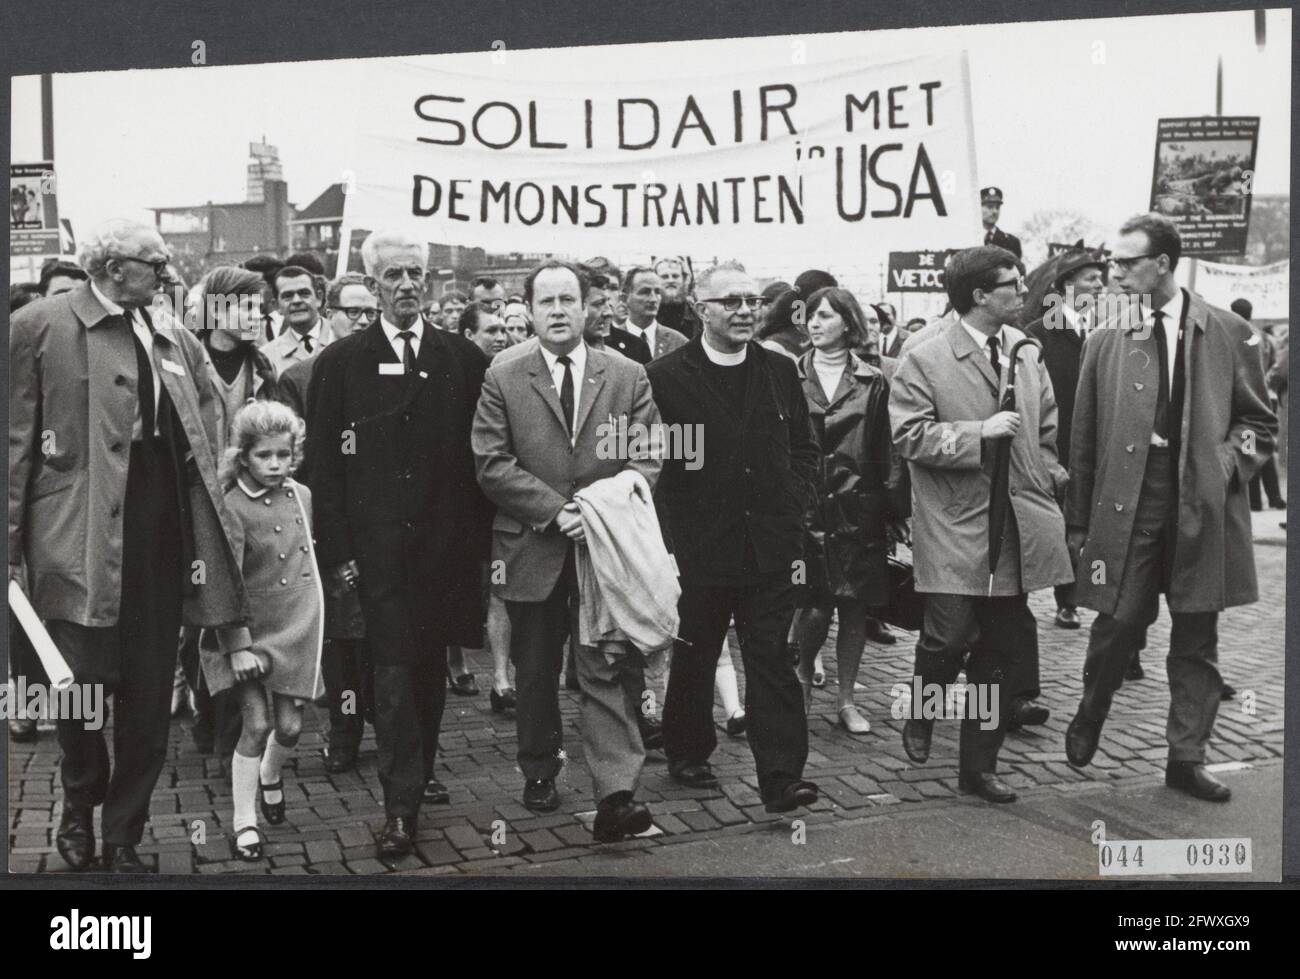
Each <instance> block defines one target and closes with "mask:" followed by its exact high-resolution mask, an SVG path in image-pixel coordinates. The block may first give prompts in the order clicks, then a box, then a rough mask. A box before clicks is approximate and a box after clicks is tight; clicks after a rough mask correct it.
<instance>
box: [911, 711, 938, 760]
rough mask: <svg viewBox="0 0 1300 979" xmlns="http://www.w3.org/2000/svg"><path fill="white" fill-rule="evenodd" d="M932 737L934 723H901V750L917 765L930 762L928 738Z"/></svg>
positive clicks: (914, 721)
mask: <svg viewBox="0 0 1300 979" xmlns="http://www.w3.org/2000/svg"><path fill="white" fill-rule="evenodd" d="M933 736H934V721H924V720H922V721H917V720H907V721H904V722H903V750H904V751H906V752H907V757H908V758H910V759H912V761H914V762H915V763H916V764H918V765H924V764H925V763H926V762H927V761H929V760H930V738H931V737H933Z"/></svg>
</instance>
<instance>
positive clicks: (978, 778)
mask: <svg viewBox="0 0 1300 979" xmlns="http://www.w3.org/2000/svg"><path fill="white" fill-rule="evenodd" d="M957 785H958V786H959V787H960V788H961V790H962V791H963V792H972V793H974V794H975V795H977V796H979V797H980V798H981V799H983V800H984V801H986V802H1015V801H1016V793H1015V792H1014V791H1013V790H1012V788H1011V786H1009V785H1007V783H1006V782H1004V781H1002V779H1000V778H998V777H997V776H996V775H995V774H993V773H992V772H962V773H961V775H960V776H959V777H958V779H957Z"/></svg>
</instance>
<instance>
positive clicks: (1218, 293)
mask: <svg viewBox="0 0 1300 979" xmlns="http://www.w3.org/2000/svg"><path fill="white" fill-rule="evenodd" d="M1290 265H1291V263H1290V262H1274V263H1273V264H1272V265H1262V266H1257V265H1223V264H1220V263H1219V262H1201V263H1200V266H1199V268H1198V271H1197V276H1196V291H1197V292H1199V293H1200V294H1201V298H1203V299H1204V300H1205V301H1206V302H1207V303H1209V304H1210V305H1211V306H1218V307H1219V308H1220V309H1227V308H1228V307H1229V305H1231V303H1232V301H1233V300H1234V299H1248V300H1250V305H1251V306H1252V307H1253V318H1255V319H1263V320H1272V319H1286V318H1287V317H1288V316H1289V315H1290V308H1289V305H1288V303H1289V297H1290V294H1291V271H1290Z"/></svg>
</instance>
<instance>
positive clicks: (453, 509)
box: [307, 322, 491, 663]
mask: <svg viewBox="0 0 1300 979" xmlns="http://www.w3.org/2000/svg"><path fill="white" fill-rule="evenodd" d="M400 363H401V362H400V360H398V357H397V354H396V352H395V351H394V350H393V348H392V345H391V344H389V342H388V338H387V337H386V336H385V334H384V332H383V327H382V325H381V323H379V322H376V323H375V324H374V325H372V326H371V327H369V328H368V329H366V330H364V331H363V332H361V333H354V334H352V335H350V336H347V337H343V338H342V339H339V340H337V341H335V342H334V343H332V344H330V345H329V346H328V347H326V348H325V349H324V350H322V351H321V353H320V356H319V357H318V358H317V362H316V368H315V370H314V371H313V372H312V377H311V384H310V386H309V388H308V391H307V405H308V410H309V415H310V417H309V418H308V419H307V454H308V456H309V458H310V459H311V460H312V465H311V472H310V477H311V482H310V486H311V490H312V494H313V496H314V497H315V515H314V522H315V528H316V553H317V557H318V558H319V560H320V564H321V572H322V573H323V574H325V575H329V574H331V572H332V571H333V569H335V568H337V567H338V566H339V565H340V564H343V563H344V562H346V561H350V560H355V561H356V562H357V565H358V566H359V569H360V579H359V581H358V592H359V594H360V596H361V608H362V612H363V614H364V616H365V621H366V636H367V638H368V640H369V645H370V655H371V658H372V660H373V661H374V662H376V663H385V662H388V663H410V662H413V661H414V660H416V659H417V658H420V657H423V656H427V655H430V654H432V653H434V651H435V648H437V649H438V650H440V648H441V647H442V646H446V645H459V646H470V647H475V646H478V645H481V624H482V614H483V613H482V604H483V603H482V596H481V592H480V580H481V572H480V563H481V562H482V561H483V560H485V559H486V558H487V551H488V533H489V526H490V522H491V507H490V505H489V504H488V502H487V499H486V497H484V496H483V493H482V491H481V490H480V489H479V486H478V482H477V480H476V479H475V478H474V457H473V453H472V452H471V450H470V426H471V423H472V422H473V419H474V407H475V405H476V404H477V402H478V396H479V392H480V390H481V388H482V386H483V374H484V371H485V370H486V369H487V358H486V357H485V356H484V355H483V352H482V351H481V350H479V349H478V348H477V347H476V346H474V344H472V343H470V342H469V341H468V340H466V339H464V338H462V337H458V336H456V335H455V334H452V333H447V332H446V331H443V330H439V329H436V328H435V327H434V326H432V325H431V324H429V323H428V322H426V323H425V326H424V332H423V337H422V338H421V341H420V350H419V355H418V356H417V358H416V362H415V370H414V371H413V372H412V373H410V374H405V375H404V374H402V373H401V372H400ZM381 366H382V370H381Z"/></svg>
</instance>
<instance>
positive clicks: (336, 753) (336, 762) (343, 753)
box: [325, 744, 357, 775]
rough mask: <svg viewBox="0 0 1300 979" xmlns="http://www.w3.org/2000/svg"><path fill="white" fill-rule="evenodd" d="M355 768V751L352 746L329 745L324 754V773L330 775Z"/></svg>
mask: <svg viewBox="0 0 1300 979" xmlns="http://www.w3.org/2000/svg"><path fill="white" fill-rule="evenodd" d="M356 767H357V749H356V748H354V747H353V746H352V745H346V744H341V745H330V748H329V750H328V751H326V752H325V771H327V772H329V773H330V774H331V775H338V774H339V773H340V772H348V771H351V770H352V769H354V768H356Z"/></svg>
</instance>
